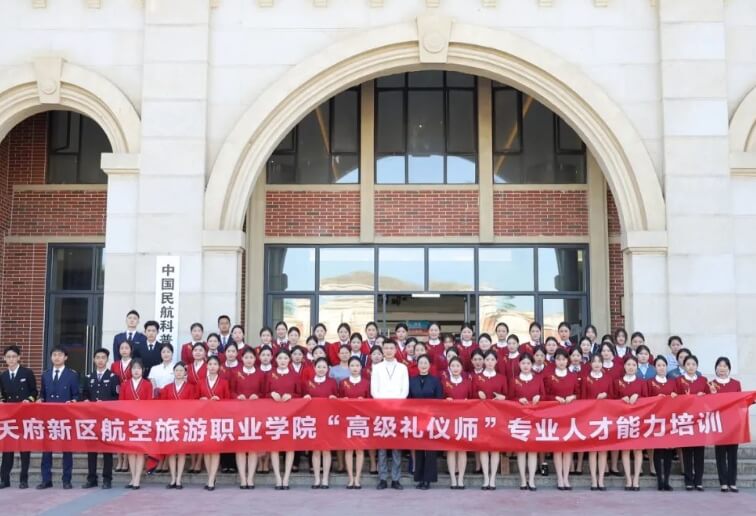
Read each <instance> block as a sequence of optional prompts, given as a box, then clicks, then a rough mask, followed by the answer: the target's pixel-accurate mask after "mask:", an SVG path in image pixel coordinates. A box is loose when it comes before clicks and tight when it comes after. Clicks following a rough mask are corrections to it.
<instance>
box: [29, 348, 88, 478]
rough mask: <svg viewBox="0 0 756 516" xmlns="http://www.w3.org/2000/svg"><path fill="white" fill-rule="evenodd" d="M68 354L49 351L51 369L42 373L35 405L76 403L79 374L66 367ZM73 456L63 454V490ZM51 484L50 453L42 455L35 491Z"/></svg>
mask: <svg viewBox="0 0 756 516" xmlns="http://www.w3.org/2000/svg"><path fill="white" fill-rule="evenodd" d="M66 360H68V352H67V351H66V350H65V349H63V348H59V347H55V348H53V349H52V350H51V351H50V361H51V362H52V367H51V368H50V369H48V370H47V371H45V372H44V373H42V389H41V390H40V392H39V399H38V400H37V403H76V401H77V400H78V399H79V373H77V372H76V371H74V370H73V369H69V368H67V367H66ZM72 469H73V455H72V454H71V452H63V489H71V488H72V487H73V486H71V471H72ZM52 486H53V483H52V453H51V452H44V453H43V454H42V483H40V484H39V485H38V486H37V489H48V488H50V487H52Z"/></svg>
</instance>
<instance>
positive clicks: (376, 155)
mask: <svg viewBox="0 0 756 516" xmlns="http://www.w3.org/2000/svg"><path fill="white" fill-rule="evenodd" d="M429 71H440V72H442V73H443V85H442V86H419V87H411V86H410V85H409V74H410V73H413V72H404V73H402V74H401V75H403V76H404V81H403V82H404V84H403V86H378V79H374V80H373V85H374V87H373V91H374V95H373V113H374V116H373V167H374V171H375V172H374V176H375V179H374V184H376V185H380V186H395V185H449V186H464V185H477V184H478V183H479V181H480V152H479V144H480V139H479V136H480V135H479V130H478V121H479V118H480V116H479V112H478V87H479V81H478V76H477V75H470V77H472V78H473V85H472V86H470V87H463V86H448V84H447V82H448V81H447V74H448V73H449V71H447V70H429ZM414 73H416V72H414ZM395 75H399V74H395ZM383 91H400V92H402V110H403V113H402V140H403V143H404V152H378V108H379V106H378V98H379V96H380V95H379V94H380V93H381V92H383ZM410 91H436V92H437V91H440V92H442V93H443V99H444V152H443V162H444V171H443V181H442V182H440V183H427V182H410V180H409V174H410V171H409V152H408V150H407V148H408V146H409V131H408V125H409V92H410ZM450 91H466V92H471V93H472V96H473V105H472V110H473V115H474V120H473V126H474V127H473V142H474V149H475V150H474V152H473V153H472V154H464V153H451V154H450V153H449V92H450ZM387 156H400V157H403V158H404V182H402V183H384V182H380V181H379V180H378V160H379V159H380V158H382V157H387ZM450 156H451V157H466V156H473V157H474V161H475V177H474V180H473V182H471V183H450V182H449V157H450Z"/></svg>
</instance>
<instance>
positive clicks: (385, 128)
mask: <svg viewBox="0 0 756 516" xmlns="http://www.w3.org/2000/svg"><path fill="white" fill-rule="evenodd" d="M2 9H3V10H6V11H7V15H6V16H3V17H2V19H1V20H0V26H2V29H1V30H0V34H2V37H3V38H4V41H7V42H12V43H13V44H6V45H2V46H0V140H2V143H0V177H1V178H2V181H3V183H2V184H3V189H2V190H1V191H0V229H1V230H2V233H3V240H2V242H1V243H0V254H1V256H2V265H1V267H2V268H1V271H0V295H1V297H0V341H1V342H2V343H4V344H6V343H9V342H20V343H21V344H22V345H23V346H24V347H25V349H27V361H28V362H29V363H31V365H32V366H33V367H35V368H37V369H38V368H40V367H42V365H43V362H44V350H45V349H48V348H49V347H50V346H51V345H53V344H55V343H59V342H63V343H66V344H67V345H69V346H70V347H72V349H74V350H75V353H76V355H75V359H74V361H75V362H77V366H78V367H82V366H83V365H84V357H85V356H86V355H87V353H88V352H89V351H91V349H92V347H94V346H97V345H99V344H101V343H102V342H105V343H109V342H110V341H111V340H112V337H113V335H114V334H115V333H117V332H119V331H122V329H123V324H124V323H123V319H124V314H125V312H126V311H127V310H129V309H131V308H136V309H137V310H139V311H140V312H141V313H142V316H143V317H142V319H143V321H144V320H146V319H150V318H153V317H155V318H157V317H159V316H160V315H161V314H160V313H159V312H160V311H161V309H160V295H159V292H156V291H159V289H160V282H159V281H157V283H156V277H157V276H159V274H160V272H159V267H157V266H158V265H159V264H160V263H162V262H161V260H164V259H165V257H166V256H170V257H173V259H175V260H178V261H177V262H176V263H179V262H180V283H179V285H180V287H179V289H178V291H177V292H176V299H177V301H178V304H177V310H178V311H177V314H178V315H177V316H176V317H175V319H171V322H172V323H175V325H176V328H177V330H175V331H174V332H173V335H172V338H174V339H176V340H182V341H183V340H185V339H187V338H188V333H189V325H190V324H191V323H192V322H193V321H196V320H200V321H203V322H204V323H205V325H206V327H207V328H212V327H214V321H215V318H216V317H217V315H218V314H220V313H228V314H229V315H231V317H232V319H233V321H234V322H244V323H246V326H247V327H248V330H249V332H248V333H249V334H250V337H249V340H250V341H251V342H254V340H255V339H254V335H255V334H256V331H257V328H259V327H260V326H261V325H263V324H270V323H272V322H273V321H276V320H278V319H284V320H286V321H287V322H289V323H292V324H297V325H301V326H302V327H304V328H309V327H311V326H312V325H313V324H314V323H315V322H317V321H324V322H326V324H328V326H329V331H330V333H331V337H332V336H333V334H334V333H335V331H334V330H335V328H336V326H337V325H338V323H340V322H342V321H347V322H350V323H352V324H353V325H356V326H357V327H358V328H359V327H362V326H363V325H364V323H365V322H367V321H368V320H373V319H375V320H377V321H379V324H380V325H381V327H382V329H384V330H386V329H387V328H390V327H392V326H393V324H395V323H396V322H398V321H404V322H408V323H410V326H411V327H412V332H415V333H418V334H422V333H423V331H424V327H425V326H426V325H427V321H430V320H440V321H441V322H442V325H443V326H444V329H447V330H456V329H458V326H459V324H460V323H461V322H462V321H472V322H474V323H475V325H476V327H477V328H478V329H479V331H484V330H485V331H492V330H493V327H494V326H495V324H496V323H497V322H498V321H502V320H503V321H507V322H508V323H509V324H510V327H511V328H512V330H513V331H514V332H516V333H518V334H520V335H521V336H523V337H524V336H525V332H526V329H527V323H528V322H529V321H530V320H533V319H535V320H538V321H541V322H542V323H543V324H544V326H545V328H546V331H547V333H549V332H553V331H554V330H555V326H556V324H558V323H559V322H560V321H562V320H566V321H568V322H569V323H570V325H571V326H572V328H573V332H574V333H575V334H577V333H579V332H580V331H582V329H583V328H584V327H585V325H587V324H589V323H593V324H595V325H596V326H597V327H598V328H599V332H600V333H609V332H610V331H611V330H613V329H615V328H617V327H620V326H626V327H627V329H628V330H630V331H633V330H640V331H643V332H644V333H645V334H646V337H647V341H648V343H649V344H650V345H651V347H652V348H653V349H654V350H655V351H664V349H665V344H666V338H667V336H669V335H670V334H680V335H682V337H683V339H684V340H685V342H686V344H687V345H689V346H690V347H692V348H693V349H694V350H695V352H696V354H697V355H698V356H699V357H700V358H701V361H702V369H703V370H704V371H710V370H711V369H712V368H713V361H714V358H715V357H716V356H718V355H720V354H726V355H728V356H730V357H731V358H732V359H733V362H734V364H735V368H736V374H737V375H738V376H740V377H741V378H743V379H744V380H745V383H746V385H747V386H749V387H752V386H753V385H756V374H754V373H753V371H754V370H755V369H754V366H756V362H754V360H756V358H754V357H756V354H754V353H753V352H752V349H753V346H754V345H756V341H755V340H754V337H753V335H752V332H751V331H750V313H751V312H752V309H753V308H754V307H755V306H756V280H754V278H756V273H755V272H754V271H756V237H754V235H753V231H752V229H751V226H752V222H753V220H754V209H753V203H752V200H751V199H752V196H751V195H750V194H751V193H756V183H754V180H753V177H754V170H756V159H755V158H754V156H756V154H754V152H755V151H754V149H755V148H756V138H755V137H754V134H756V131H754V127H756V72H754V70H756V66H754V59H756V58H754V56H753V52H752V50H753V48H754V47H755V46H756V8H754V5H753V2H750V1H749V0H728V1H727V2H724V1H723V0H702V1H700V2H695V3H693V2H683V1H680V0H656V1H636V0H612V1H611V2H603V1H602V2H598V1H596V2H592V1H583V0H560V1H557V2H541V1H538V0H527V1H524V2H517V3H515V2H511V1H508V0H500V1H484V2H475V1H470V2H447V1H445V0H442V1H441V2H424V1H422V0H412V1H406V2H390V1H386V2H383V1H367V0H366V1H364V2H357V1H348V2H347V1H346V0H330V1H328V2H321V1H318V2H312V1H309V0H281V1H280V2H279V1H276V2H272V1H266V2H263V1H258V0H220V1H210V0H180V1H179V0H146V1H145V2H137V1H134V2H114V1H111V0H102V1H101V2H74V1H70V2H68V1H48V2H38V1H35V2H32V1H21V0H20V1H18V2H13V3H12V5H8V6H3V8H2ZM85 27H86V28H87V29H88V30H86V31H85V30H82V29H83V28H85ZM93 156H101V161H100V160H94V161H93V158H92V157H93ZM156 294H157V296H156Z"/></svg>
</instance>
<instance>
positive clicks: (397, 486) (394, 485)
mask: <svg viewBox="0 0 756 516" xmlns="http://www.w3.org/2000/svg"><path fill="white" fill-rule="evenodd" d="M391 489H396V490H397V491H401V490H402V489H404V488H403V487H402V484H400V483H399V481H398V480H392V481H391Z"/></svg>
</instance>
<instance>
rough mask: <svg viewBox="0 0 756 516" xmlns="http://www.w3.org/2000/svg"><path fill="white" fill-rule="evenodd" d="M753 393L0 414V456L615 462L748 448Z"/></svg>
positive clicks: (23, 408)
mask: <svg viewBox="0 0 756 516" xmlns="http://www.w3.org/2000/svg"><path fill="white" fill-rule="evenodd" d="M754 401H756V392H746V393H727V394H715V395H707V396H678V397H676V398H667V397H655V398H642V399H640V400H638V402H637V403H636V404H634V405H628V404H626V403H624V402H622V401H609V400H607V401H575V402H573V403H570V404H567V405H561V404H558V403H554V402H544V403H540V404H538V405H537V406H535V407H527V406H522V405H520V404H518V403H515V402H511V401H473V400H470V401H445V400H401V401H398V400H346V399H316V400H302V399H298V400H291V401H289V402H286V403H279V402H275V401H272V400H255V401H236V400H234V401H114V402H103V403H70V404H55V403H45V404H40V403H21V404H0V451H22V450H24V451H75V452H85V451H100V452H121V453H142V452H143V453H149V454H174V453H202V452H204V453H215V452H233V451H242V450H247V451H276V450H343V449H375V448H387V449H426V450H430V449H434V450H480V451H484V450H501V451H553V450H557V449H558V450H562V451H569V450H583V451H587V450H608V449H612V450H616V449H640V448H643V449H647V448H648V449H650V448H678V447H685V446H705V445H714V444H733V443H743V442H748V441H750V430H749V424H748V408H749V406H750V405H751V404H752V403H753V402H754Z"/></svg>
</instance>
